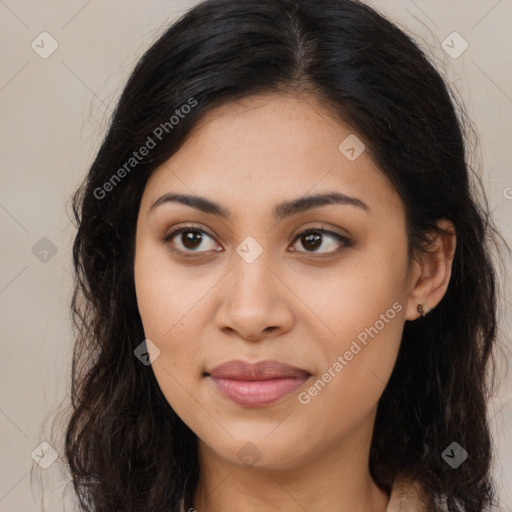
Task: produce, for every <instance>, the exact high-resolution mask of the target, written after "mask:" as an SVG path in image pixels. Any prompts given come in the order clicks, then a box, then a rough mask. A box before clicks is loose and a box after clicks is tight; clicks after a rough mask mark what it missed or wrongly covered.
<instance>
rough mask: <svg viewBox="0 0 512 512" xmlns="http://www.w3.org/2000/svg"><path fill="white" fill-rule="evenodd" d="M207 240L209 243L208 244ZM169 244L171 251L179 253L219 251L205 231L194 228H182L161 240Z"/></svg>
mask: <svg viewBox="0 0 512 512" xmlns="http://www.w3.org/2000/svg"><path fill="white" fill-rule="evenodd" d="M208 240H211V242H210V243H209V244H208ZM162 241H163V242H164V243H166V244H169V245H171V246H174V247H171V248H172V250H174V251H177V252H180V253H198V254H200V253H205V252H209V251H211V250H215V251H219V250H220V249H219V248H218V247H219V246H217V245H216V243H215V241H214V240H213V238H212V237H211V236H210V235H209V234H208V233H206V231H204V230H202V229H200V228H197V227H195V226H183V227H181V228H178V229H176V230H174V231H171V232H170V233H168V234H167V235H165V237H164V238H163V240H162Z"/></svg>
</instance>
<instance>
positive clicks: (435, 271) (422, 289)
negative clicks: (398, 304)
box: [406, 219, 456, 320]
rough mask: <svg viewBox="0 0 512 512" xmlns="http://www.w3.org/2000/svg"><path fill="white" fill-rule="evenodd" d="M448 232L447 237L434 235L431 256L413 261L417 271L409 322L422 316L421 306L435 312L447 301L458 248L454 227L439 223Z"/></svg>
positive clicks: (411, 285)
mask: <svg viewBox="0 0 512 512" xmlns="http://www.w3.org/2000/svg"><path fill="white" fill-rule="evenodd" d="M436 224H437V225H438V226H439V227H440V228H442V229H445V230H447V231H448V232H449V233H447V234H438V233H436V232H435V231H433V232H432V233H431V244H430V246H429V248H428V251H429V252H426V253H421V255H420V256H419V257H418V259H419V261H417V260H413V266H414V268H413V270H412V272H411V274H410V275H411V278H410V281H409V289H410V293H409V296H408V299H407V308H406V319H407V320H416V319H417V318H419V317H420V316H421V314H420V313H419V312H418V309H417V307H418V304H421V305H422V306H423V310H424V311H425V313H428V311H430V310H431V309H434V308H435V307H436V306H437V305H438V304H439V302H441V299H442V298H443V296H444V294H445V293H446V290H447V288H448V284H449V282H450V276H451V272H452V262H453V256H454V254H455V247H456V234H455V227H454V226H453V223H452V222H450V221H449V220H446V219H440V220H439V221H438V222H437V223H436Z"/></svg>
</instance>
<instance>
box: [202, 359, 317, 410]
mask: <svg viewBox="0 0 512 512" xmlns="http://www.w3.org/2000/svg"><path fill="white" fill-rule="evenodd" d="M206 376H208V377H209V378H210V379H211V381H212V382H213V383H214V384H215V386H216V388H217V389H218V390H219V391H220V392H221V393H222V394H223V395H224V396H225V397H226V398H229V399H230V400H232V401H233V402H235V403H237V404H240V405H244V406H248V407H261V406H265V405H269V404H271V403H274V402H276V401H278V400H280V399H281V398H283V397H285V396H286V395H289V394H290V393H291V392H293V391H294V390H295V389H297V388H298V387H299V386H301V385H302V384H303V383H304V382H305V381H306V380H308V379H309V377H310V376H311V374H310V373H309V372H308V371H307V370H304V369H302V368H297V367H296V366H290V365H288V364H285V363H281V362H279V361H274V360H265V361H258V362H257V363H248V362H245V361H241V360H234V361H228V362H226V363H223V364H221V365H219V366H216V367H215V368H213V369H212V370H210V371H209V372H207V373H206Z"/></svg>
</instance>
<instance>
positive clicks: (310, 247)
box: [292, 228, 352, 254]
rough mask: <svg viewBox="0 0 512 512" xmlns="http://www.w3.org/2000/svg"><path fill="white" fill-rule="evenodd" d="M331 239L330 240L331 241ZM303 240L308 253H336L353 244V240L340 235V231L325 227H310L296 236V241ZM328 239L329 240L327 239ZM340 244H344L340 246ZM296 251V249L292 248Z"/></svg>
mask: <svg viewBox="0 0 512 512" xmlns="http://www.w3.org/2000/svg"><path fill="white" fill-rule="evenodd" d="M329 239H330V241H329ZM299 240H300V241H301V245H302V247H304V248H306V249H307V250H306V251H299V252H306V253H308V252H309V253H317V252H320V253H327V254H336V253H338V252H341V251H342V250H343V249H344V248H346V247H350V246H351V245H352V242H351V240H349V239H348V238H347V237H345V236H343V235H340V234H339V233H335V232H334V231H328V230H326V229H323V228H309V229H305V230H304V231H301V232H300V233H299V234H298V235H297V236H296V237H295V240H294V242H295V241H299ZM326 240H327V241H326ZM340 244H343V245H342V247H340ZM319 247H320V248H325V249H326V250H325V251H318V250H317V249H318V248H319ZM292 250H293V251H296V249H292Z"/></svg>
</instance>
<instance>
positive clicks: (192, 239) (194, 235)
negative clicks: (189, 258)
mask: <svg viewBox="0 0 512 512" xmlns="http://www.w3.org/2000/svg"><path fill="white" fill-rule="evenodd" d="M183 235H185V240H184V241H183V239H182V242H183V245H184V246H185V247H186V248H187V249H195V248H196V247H197V246H198V245H200V244H201V240H202V238H203V237H202V235H201V233H198V232H197V231H187V232H186V233H183Z"/></svg>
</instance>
